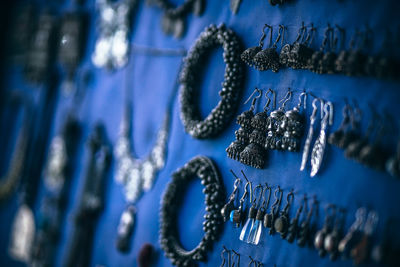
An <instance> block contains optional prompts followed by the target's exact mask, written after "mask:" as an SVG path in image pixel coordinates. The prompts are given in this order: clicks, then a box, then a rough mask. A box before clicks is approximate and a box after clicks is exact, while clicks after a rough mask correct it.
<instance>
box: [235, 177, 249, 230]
mask: <svg viewBox="0 0 400 267" xmlns="http://www.w3.org/2000/svg"><path fill="white" fill-rule="evenodd" d="M241 172H242V174H243V177H244V179H245V180H246V184H245V186H244V192H243V195H242V197H241V198H240V200H239V207H238V208H237V209H233V210H231V213H230V216H229V219H230V221H231V222H232V223H233V226H234V227H236V228H239V227H240V226H241V225H242V223H243V221H244V216H243V206H244V202H245V201H246V197H247V195H248V194H249V192H250V195H249V203H252V198H253V193H252V192H253V191H252V190H253V189H252V184H251V182H250V181H249V180H248V179H247V177H246V175H245V174H244V172H243V170H242V171H241ZM232 174H234V172H232ZM234 176H235V177H237V176H236V175H235V174H234ZM236 179H237V178H236ZM248 187H250V190H249V189H248Z"/></svg>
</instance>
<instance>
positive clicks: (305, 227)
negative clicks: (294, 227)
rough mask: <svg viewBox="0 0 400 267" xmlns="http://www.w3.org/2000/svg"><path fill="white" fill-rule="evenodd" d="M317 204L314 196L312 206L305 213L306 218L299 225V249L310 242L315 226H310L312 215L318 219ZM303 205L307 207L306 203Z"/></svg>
mask: <svg viewBox="0 0 400 267" xmlns="http://www.w3.org/2000/svg"><path fill="white" fill-rule="evenodd" d="M318 204H319V203H318V200H317V198H316V197H315V196H314V200H313V204H312V205H311V208H310V210H309V211H308V213H307V217H306V219H305V220H304V221H303V222H302V223H301V224H300V229H299V234H298V239H297V245H298V246H299V247H304V246H305V245H306V244H308V243H309V242H310V241H312V240H311V236H312V233H313V232H314V229H315V224H313V225H311V218H312V215H313V214H314V213H315V214H316V216H317V217H318ZM305 205H307V203H306V204H305ZM304 210H306V209H304Z"/></svg>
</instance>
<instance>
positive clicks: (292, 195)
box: [284, 189, 294, 213]
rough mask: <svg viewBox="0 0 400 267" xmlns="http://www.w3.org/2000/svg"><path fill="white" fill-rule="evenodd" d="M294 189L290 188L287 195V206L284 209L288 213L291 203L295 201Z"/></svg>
mask: <svg viewBox="0 0 400 267" xmlns="http://www.w3.org/2000/svg"><path fill="white" fill-rule="evenodd" d="M293 191H294V189H292V190H290V192H289V193H288V194H287V196H286V206H285V208H284V211H285V212H286V213H287V212H288V210H289V207H290V205H291V204H292V202H293V199H294V193H293Z"/></svg>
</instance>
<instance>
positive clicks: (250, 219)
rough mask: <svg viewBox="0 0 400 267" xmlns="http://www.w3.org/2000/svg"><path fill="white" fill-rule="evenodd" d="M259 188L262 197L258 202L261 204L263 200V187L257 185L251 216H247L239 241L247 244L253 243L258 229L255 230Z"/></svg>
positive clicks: (250, 210)
mask: <svg viewBox="0 0 400 267" xmlns="http://www.w3.org/2000/svg"><path fill="white" fill-rule="evenodd" d="M257 188H260V189H261V191H260V196H259V198H258V200H259V201H258V202H260V199H261V194H262V186H261V185H257V186H256V187H255V188H254V190H253V196H254V199H253V200H252V203H251V207H250V209H249V214H248V216H247V221H246V223H245V224H244V226H243V228H242V231H241V232H240V236H239V239H240V241H243V242H246V243H251V240H252V237H253V235H254V232H255V230H256V229H253V227H254V222H255V219H256V215H257V206H258V205H257V195H256V190H257Z"/></svg>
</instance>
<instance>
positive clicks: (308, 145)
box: [300, 98, 324, 171]
mask: <svg viewBox="0 0 400 267" xmlns="http://www.w3.org/2000/svg"><path fill="white" fill-rule="evenodd" d="M317 101H319V102H320V103H321V120H322V119H323V107H324V101H323V100H322V99H320V98H315V99H314V100H313V102H312V107H313V111H312V113H311V116H310V127H309V128H308V133H307V138H306V141H305V143H304V148H303V155H302V158H301V165H300V171H303V170H304V169H305V168H306V164H307V161H308V154H309V152H310V148H311V141H312V139H313V135H314V124H315V121H316V118H317V111H318V107H317V104H316V103H317Z"/></svg>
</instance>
